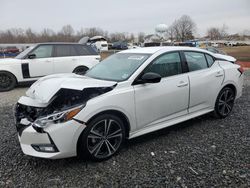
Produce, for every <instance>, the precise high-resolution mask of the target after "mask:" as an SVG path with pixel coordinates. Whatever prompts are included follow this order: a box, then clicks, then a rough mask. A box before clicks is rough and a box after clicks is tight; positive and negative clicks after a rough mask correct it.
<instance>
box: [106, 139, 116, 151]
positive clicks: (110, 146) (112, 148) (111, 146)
mask: <svg viewBox="0 0 250 188" xmlns="http://www.w3.org/2000/svg"><path fill="white" fill-rule="evenodd" d="M106 143H107V145H109V148H111V150H112V151H115V150H116V149H115V148H114V146H113V145H112V144H111V143H110V141H108V140H106Z"/></svg>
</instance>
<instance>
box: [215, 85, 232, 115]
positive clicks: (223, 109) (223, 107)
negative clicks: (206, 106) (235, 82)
mask: <svg viewBox="0 0 250 188" xmlns="http://www.w3.org/2000/svg"><path fill="white" fill-rule="evenodd" d="M234 100H235V92H234V91H233V90H232V89H231V88H230V87H225V88H223V89H222V90H221V91H220V93H219V95H218V97H217V100H216V104H215V115H216V116H217V117H220V118H225V117H227V116H228V115H229V114H230V113H231V112H232V109H233V106H234Z"/></svg>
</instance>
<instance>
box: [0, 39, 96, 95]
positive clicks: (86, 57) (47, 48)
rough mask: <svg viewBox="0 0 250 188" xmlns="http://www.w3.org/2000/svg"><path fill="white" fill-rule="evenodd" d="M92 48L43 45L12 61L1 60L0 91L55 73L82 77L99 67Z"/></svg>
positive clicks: (10, 59) (68, 44)
mask: <svg viewBox="0 0 250 188" xmlns="http://www.w3.org/2000/svg"><path fill="white" fill-rule="evenodd" d="M99 60H100V56H99V55H98V54H97V52H96V51H95V50H93V49H92V48H91V46H87V45H81V44H77V43H42V44H36V45H33V46H30V47H29V48H27V49H26V50H25V51H23V52H22V53H20V54H19V55H18V56H16V57H15V58H8V59H0V91H8V90H11V89H13V88H14V87H15V86H16V85H17V84H19V83H22V82H27V81H35V80H37V79H39V78H41V77H43V76H46V75H50V74H55V73H72V72H74V73H77V74H84V73H85V72H86V71H87V70H88V69H90V68H91V67H93V66H94V65H96V64H97V63H99Z"/></svg>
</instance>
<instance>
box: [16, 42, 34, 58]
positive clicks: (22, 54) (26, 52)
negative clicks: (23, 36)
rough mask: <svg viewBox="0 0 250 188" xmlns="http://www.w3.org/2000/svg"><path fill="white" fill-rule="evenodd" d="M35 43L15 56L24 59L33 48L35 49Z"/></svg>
mask: <svg viewBox="0 0 250 188" xmlns="http://www.w3.org/2000/svg"><path fill="white" fill-rule="evenodd" d="M34 47H35V45H33V46H30V47H28V48H26V49H25V50H24V51H22V52H21V53H20V54H18V55H17V56H16V57H15V58H16V59H23V58H24V57H25V56H26V55H27V54H28V53H29V52H30V51H31V50H33V49H34Z"/></svg>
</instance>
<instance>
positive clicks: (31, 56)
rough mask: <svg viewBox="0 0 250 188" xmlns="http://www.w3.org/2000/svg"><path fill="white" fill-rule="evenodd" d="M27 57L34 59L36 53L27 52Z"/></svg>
mask: <svg viewBox="0 0 250 188" xmlns="http://www.w3.org/2000/svg"><path fill="white" fill-rule="evenodd" d="M28 58H29V59H35V58H36V54H29V55H28Z"/></svg>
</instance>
